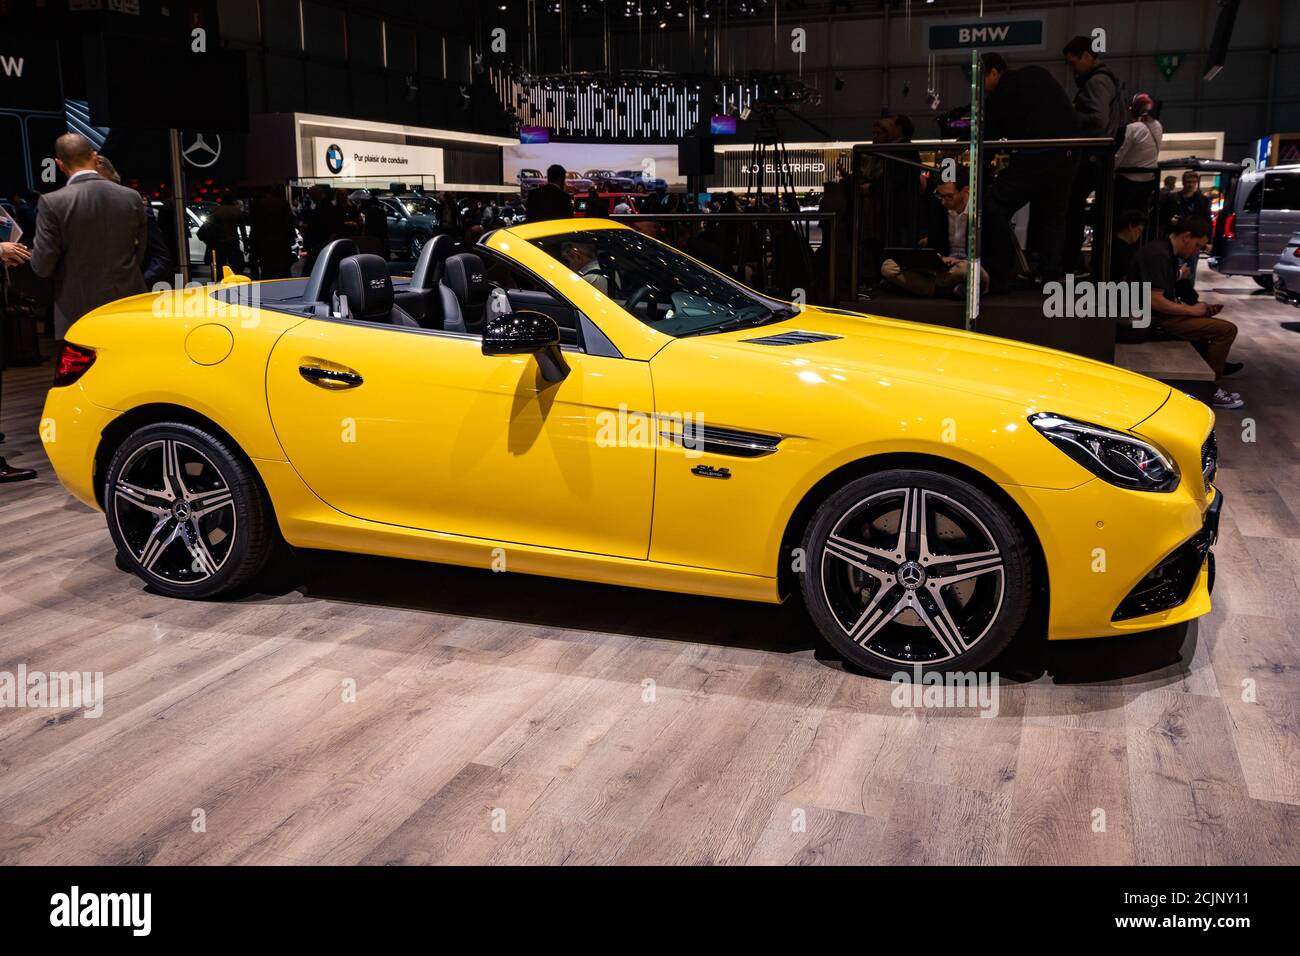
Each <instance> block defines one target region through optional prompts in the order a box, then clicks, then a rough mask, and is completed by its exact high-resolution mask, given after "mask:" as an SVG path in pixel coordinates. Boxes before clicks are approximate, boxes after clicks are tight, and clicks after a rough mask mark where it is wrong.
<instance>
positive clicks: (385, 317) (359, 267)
mask: <svg viewBox="0 0 1300 956" xmlns="http://www.w3.org/2000/svg"><path fill="white" fill-rule="evenodd" d="M338 294H339V312H340V315H341V317H342V318H351V319H359V320H361V321H363V322H384V323H390V324H392V325H400V326H405V327H407V328H413V329H418V328H419V327H420V323H419V322H417V321H415V319H414V318H412V317H411V316H410V315H409V314H408V313H407V312H406V310H404V309H403V308H402V307H401V306H399V305H397V304H396V302H395V301H394V299H393V277H392V276H391V275H389V274H388V263H387V262H385V261H384V260H383V259H382V258H380V257H379V256H372V255H357V256H349V257H348V258H347V259H344V260H343V261H342V262H341V263H339V281H338ZM345 299H346V302H347V304H346V307H344V300H345Z"/></svg>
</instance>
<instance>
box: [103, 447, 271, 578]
mask: <svg viewBox="0 0 1300 956" xmlns="http://www.w3.org/2000/svg"><path fill="white" fill-rule="evenodd" d="M178 485H179V493H178V490H177V486H178ZM103 492H104V498H103V500H104V512H105V516H106V518H107V520H108V532H109V534H110V535H111V536H112V538H113V544H114V545H116V546H117V551H118V564H119V566H123V565H125V566H126V567H128V568H129V569H130V570H131V571H133V572H134V573H135V574H136V575H137V576H139V577H140V579H141V580H143V581H144V582H145V583H146V584H148V585H150V586H151V587H153V588H154V589H155V590H157V591H159V592H161V593H162V594H166V595H168V596H170V597H180V598H196V599H202V598H211V597H216V596H217V595H220V594H225V593H227V592H229V591H232V590H234V589H235V588H238V587H240V586H241V585H244V584H246V583H248V582H249V581H251V580H252V579H254V578H255V577H257V575H258V574H259V573H260V572H261V571H262V569H263V568H264V567H265V565H266V562H267V559H268V558H269V557H270V555H271V553H272V551H273V550H274V548H275V545H276V543H277V541H278V540H279V535H278V532H277V529H276V527H275V520H274V516H273V514H272V511H271V506H270V503H269V502H268V501H267V499H266V495H265V493H264V492H263V490H262V487H261V484H260V483H259V482H258V480H257V476H256V474H255V473H254V471H253V467H252V465H251V464H249V463H248V461H247V459H245V458H244V456H243V455H242V454H241V453H239V451H238V450H236V449H235V448H233V447H232V446H230V445H229V444H228V443H226V442H225V441H224V440H223V439H220V438H217V437H216V436H214V435H212V434H210V433H208V432H206V431H204V430H202V429H199V428H195V427H194V426H193V425H185V424H181V423H179V422H166V423H160V424H155V425H146V426H144V427H142V428H139V429H137V430H136V431H134V432H132V433H131V435H130V436H128V437H127V439H126V440H125V441H124V442H123V443H122V444H121V445H120V446H119V447H118V448H117V450H116V451H115V452H114V453H113V457H112V459H111V460H110V462H109V466H108V471H107V473H106V475H105V480H104V489H103Z"/></svg>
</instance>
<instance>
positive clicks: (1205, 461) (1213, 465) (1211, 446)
mask: <svg viewBox="0 0 1300 956" xmlns="http://www.w3.org/2000/svg"><path fill="white" fill-rule="evenodd" d="M1218 473H1219V439H1218V438H1217V437H1215V434H1214V429H1213V428H1211V429H1210V434H1209V436H1208V437H1207V438H1206V439H1205V444H1203V445H1202V446H1201V477H1202V478H1204V479H1205V487H1206V488H1207V489H1208V488H1209V487H1210V485H1211V484H1212V483H1213V482H1214V476H1215V475H1217V474H1218Z"/></svg>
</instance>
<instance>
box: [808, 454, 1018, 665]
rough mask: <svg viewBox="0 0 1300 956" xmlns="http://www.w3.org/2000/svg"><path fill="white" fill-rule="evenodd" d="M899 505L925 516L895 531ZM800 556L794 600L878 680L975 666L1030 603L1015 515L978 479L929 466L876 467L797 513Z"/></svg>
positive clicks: (1006, 637)
mask: <svg viewBox="0 0 1300 956" xmlns="http://www.w3.org/2000/svg"><path fill="white" fill-rule="evenodd" d="M909 503H910V507H911V511H912V513H914V514H919V515H920V516H921V518H923V519H924V521H923V522H922V521H920V520H918V521H917V522H909V523H908V526H909V528H910V529H911V530H909V532H908V534H907V535H906V537H904V536H902V535H899V534H898V533H897V532H898V528H899V526H900V525H902V524H903V515H904V513H905V506H907V505H908V504H909ZM891 523H892V526H891ZM922 529H924V534H922ZM832 534H834V535H835V537H834V539H833V540H832V537H831V536H832ZM828 545H830V549H829V550H828ZM900 554H901V556H902V557H901V559H900ZM959 556H965V560H958V557H959ZM803 565H804V566H803V569H802V571H801V573H800V585H801V589H802V591H803V597H804V603H805V604H806V605H807V607H808V612H809V614H810V615H811V616H812V619H813V622H814V623H815V624H816V625H817V628H818V630H820V631H821V633H822V636H823V637H825V638H826V640H827V641H828V642H829V643H830V644H831V646H832V647H834V648H835V649H836V650H837V651H838V652H839V653H840V654H841V655H842V656H843V657H844V658H845V659H846V660H848V661H850V662H851V663H853V664H856V665H857V666H858V667H860V668H862V669H863V670H865V671H868V672H870V673H872V674H878V675H881V676H885V677H888V676H891V675H893V674H895V673H898V672H900V671H903V672H907V673H911V672H912V670H913V667H915V666H916V665H920V667H921V671H922V673H925V672H928V671H932V670H935V671H955V670H961V671H975V670H978V669H980V668H981V667H984V666H985V665H987V664H988V663H989V662H990V661H992V660H993V659H994V658H995V657H996V656H997V655H998V654H999V653H1000V652H1001V651H1002V650H1003V649H1004V648H1005V647H1006V646H1007V644H1008V643H1009V642H1010V641H1011V639H1012V638H1013V637H1014V636H1015V635H1016V632H1017V631H1018V630H1019V629H1020V626H1021V624H1022V623H1023V622H1024V619H1025V614H1026V612H1027V611H1028V609H1029V605H1030V600H1031V584H1032V582H1031V580H1030V576H1031V568H1032V561H1031V557H1030V549H1029V545H1028V543H1027V542H1026V541H1025V537H1024V535H1023V533H1022V532H1021V531H1020V528H1019V527H1018V526H1017V525H1016V523H1015V521H1013V520H1012V519H1011V517H1010V516H1009V515H1008V514H1007V513H1006V511H1005V510H1004V509H1003V508H1002V507H1001V506H1000V505H998V504H997V503H995V502H994V501H993V500H991V499H990V498H989V496H988V495H986V494H985V493H984V492H982V491H980V490H979V489H978V488H975V487H973V486H972V485H970V484H968V483H966V482H964V481H960V480H958V479H956V478H953V477H951V476H949V475H945V474H941V473H939V472H933V471H922V470H911V469H908V470H896V471H885V472H879V473H877V474H873V475H867V476H865V477H862V478H858V479H856V480H854V481H851V482H849V483H848V484H847V485H845V486H844V487H843V488H841V489H840V490H839V491H837V492H835V493H834V494H832V495H831V496H830V497H829V498H827V499H826V501H824V502H823V503H822V505H821V507H819V508H818V509H817V511H816V512H815V513H814V514H813V516H812V518H811V519H810V520H809V522H808V528H807V530H806V531H805V533H804V537H803ZM940 572H942V574H940ZM949 579H956V580H954V581H950V582H949V583H944V582H945V581H949Z"/></svg>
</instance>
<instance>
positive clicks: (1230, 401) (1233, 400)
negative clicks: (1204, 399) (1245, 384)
mask: <svg viewBox="0 0 1300 956" xmlns="http://www.w3.org/2000/svg"><path fill="white" fill-rule="evenodd" d="M1210 404H1211V405H1213V406H1214V407H1215V408H1241V406H1243V405H1245V404H1246V403H1245V402H1243V401H1242V400H1241V396H1240V395H1238V394H1237V393H1236V392H1225V391H1224V390H1223V389H1221V388H1219V389H1215V392H1214V400H1213V401H1212V402H1210Z"/></svg>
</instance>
